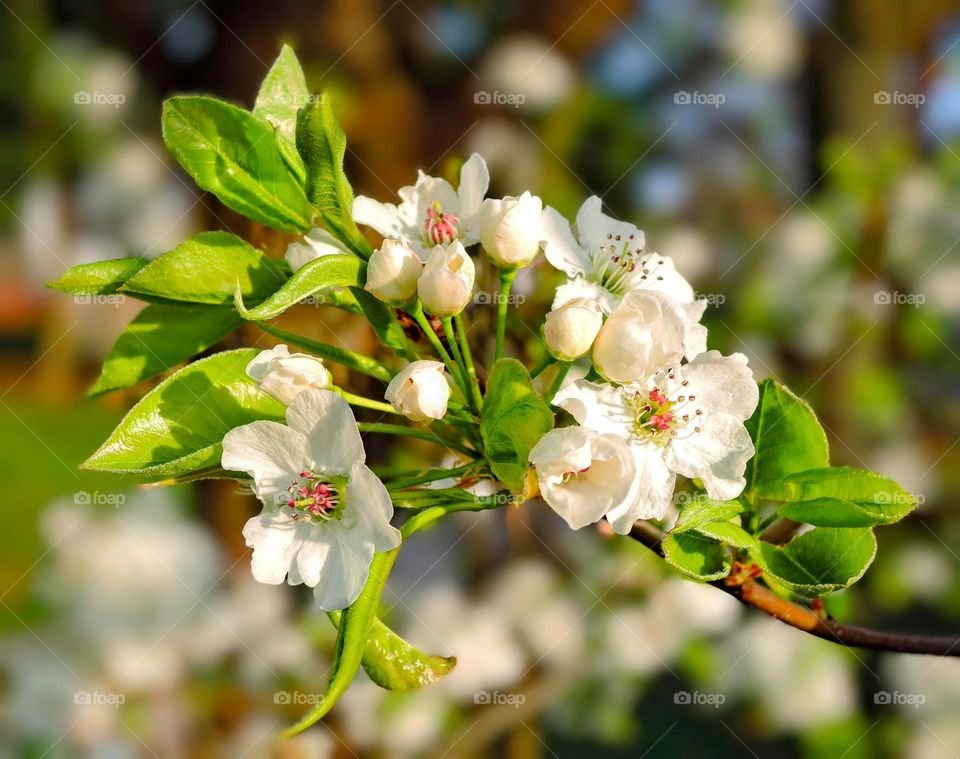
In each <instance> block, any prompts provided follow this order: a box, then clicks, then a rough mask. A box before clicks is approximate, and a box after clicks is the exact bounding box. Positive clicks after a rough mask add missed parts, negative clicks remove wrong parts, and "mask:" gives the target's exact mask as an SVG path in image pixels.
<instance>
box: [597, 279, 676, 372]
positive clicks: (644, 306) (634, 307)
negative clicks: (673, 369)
mask: <svg viewBox="0 0 960 759" xmlns="http://www.w3.org/2000/svg"><path fill="white" fill-rule="evenodd" d="M685 324H686V322H685V319H684V315H683V313H682V312H681V311H680V308H679V306H677V304H676V303H674V302H673V300H672V299H671V298H669V297H668V296H666V295H662V294H661V293H658V292H653V291H649V290H636V291H634V292H631V293H627V294H626V295H625V296H624V297H623V300H622V301H620V303H619V305H617V307H616V308H614V309H613V312H612V313H611V314H610V316H609V317H608V318H607V321H606V322H605V323H604V325H603V326H602V327H601V328H600V331H599V332H598V333H597V338H596V340H594V342H593V354H592V355H593V365H594V366H595V367H596V368H597V371H598V372H600V374H602V375H603V376H604V377H605V378H606V379H607V380H609V381H611V382H643V381H645V380H646V379H647V378H648V377H650V376H651V375H653V374H654V373H655V372H658V371H660V370H661V369H665V368H667V367H669V366H671V365H673V364H675V363H677V362H678V361H680V359H681V358H682V357H683V339H684V334H685Z"/></svg>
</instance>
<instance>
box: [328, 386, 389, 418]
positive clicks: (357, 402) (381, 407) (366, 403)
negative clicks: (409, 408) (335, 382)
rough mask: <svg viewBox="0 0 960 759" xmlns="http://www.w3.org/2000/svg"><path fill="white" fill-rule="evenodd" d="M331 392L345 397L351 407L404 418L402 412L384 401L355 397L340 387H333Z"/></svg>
mask: <svg viewBox="0 0 960 759" xmlns="http://www.w3.org/2000/svg"><path fill="white" fill-rule="evenodd" d="M331 390H333V391H334V392H336V393H339V394H340V395H341V396H343V399H344V400H345V401H346V402H347V403H349V404H350V405H351V406H359V407H360V408H369V409H373V410H374V411H383V412H384V413H386V414H398V415H399V416H403V414H400V412H399V411H397V410H396V409H395V408H394V407H393V406H391V405H390V404H389V403H384V402H383V401H375V400H372V399H370V398H364V397H362V396H359V395H354V394H353V393H348V392H347V391H346V390H344V389H343V388H339V387H332V388H331Z"/></svg>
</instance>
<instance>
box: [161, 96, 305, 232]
mask: <svg viewBox="0 0 960 759" xmlns="http://www.w3.org/2000/svg"><path fill="white" fill-rule="evenodd" d="M163 139H164V142H166V144H167V147H168V148H169V149H170V152H171V153H172V154H173V156H174V158H176V159H177V161H178V162H179V163H180V165H181V166H183V168H184V169H185V170H186V172H187V173H188V174H189V175H190V176H191V177H193V179H194V181H195V182H196V183H197V185H199V186H200V187H201V188H202V189H204V190H207V191H209V192H212V193H213V194H214V195H216V196H217V197H218V198H219V199H220V202H222V203H223V204H224V205H225V206H227V207H228V208H232V209H233V210H234V211H236V212H237V213H241V214H243V215H244V216H246V217H247V218H248V219H253V220H254V221H256V222H259V223H260V224H264V225H266V226H268V227H270V228H272V229H278V230H281V231H286V232H306V231H308V230H309V229H310V228H311V227H312V226H313V224H312V218H313V213H314V211H313V208H312V207H311V206H310V203H309V201H308V200H307V198H306V196H305V195H304V191H303V188H302V187H301V186H300V184H299V183H298V182H297V180H296V178H295V177H294V176H293V175H292V174H291V173H290V171H289V170H288V169H287V165H286V163H285V162H284V160H283V157H282V155H281V154H280V150H279V149H278V147H277V140H276V135H275V132H274V129H273V127H271V126H270V125H269V124H267V123H266V122H265V121H262V120H260V119H258V118H257V117H256V116H254V115H253V114H252V113H249V112H247V111H245V110H243V109H242V108H237V107H236V106H235V105H230V104H229V103H225V102H223V101H222V100H216V99H214V98H209V97H202V96H197V95H190V96H178V97H173V98H170V99H169V100H167V101H166V102H165V103H164V104H163Z"/></svg>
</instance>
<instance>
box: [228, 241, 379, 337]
mask: <svg viewBox="0 0 960 759" xmlns="http://www.w3.org/2000/svg"><path fill="white" fill-rule="evenodd" d="M365 278H366V264H365V263H364V262H363V261H362V260H361V259H359V258H357V257H356V256H352V255H350V254H349V253H342V254H341V253H337V254H334V255H330V256H321V257H320V258H315V259H314V260H313V261H311V262H310V263H308V264H306V265H305V266H301V267H300V268H299V269H297V271H296V272H294V274H293V276H292V277H290V279H288V280H287V281H286V282H284V284H283V286H282V287H281V288H280V289H279V290H277V291H276V292H275V293H274V294H273V295H271V296H270V297H269V298H267V299H266V300H265V301H264V302H263V303H261V304H260V305H259V306H256V307H255V308H247V307H246V306H244V304H243V293H242V292H241V291H240V290H239V289H238V290H237V291H236V293H235V294H234V305H235V306H236V309H237V311H238V312H239V313H240V315H241V316H242V317H243V318H244V319H247V320H248V321H263V320H264V319H273V318H274V317H276V316H279V315H280V314H282V313H283V312H284V311H286V310H287V309H288V308H290V307H291V306H295V305H296V304H297V303H299V302H300V301H302V300H303V299H304V298H307V297H309V296H311V295H313V294H315V293H317V292H319V291H320V290H323V289H324V288H325V287H337V286H343V285H359V284H362V283H363V281H364V279H365Z"/></svg>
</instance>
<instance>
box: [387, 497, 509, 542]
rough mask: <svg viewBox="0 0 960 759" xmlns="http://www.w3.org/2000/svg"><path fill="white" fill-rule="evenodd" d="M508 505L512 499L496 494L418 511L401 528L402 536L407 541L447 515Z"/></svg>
mask: <svg viewBox="0 0 960 759" xmlns="http://www.w3.org/2000/svg"><path fill="white" fill-rule="evenodd" d="M506 503H510V498H505V497H504V496H503V494H502V493H494V494H493V495H488V496H484V497H482V498H480V497H477V498H474V500H473V501H454V502H453V503H445V504H442V505H438V506H431V507H430V508H427V509H424V510H423V511H418V512H417V513H416V514H414V515H413V516H412V517H410V518H409V519H408V520H407V521H406V522H404V524H403V526H402V527H401V528H400V534H401V535H402V536H403V539H404V540H406V539H407V538H409V537H410V536H411V535H413V533H415V532H417V531H418V530H421V529H423V528H424V527H426V526H427V525H428V524H432V523H433V522H436V521H437V520H438V519H440V518H441V517H445V516H446V515H447V514H453V513H454V512H457V511H487V510H488V509H495V508H497V507H499V506H503V505H504V504H506Z"/></svg>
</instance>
